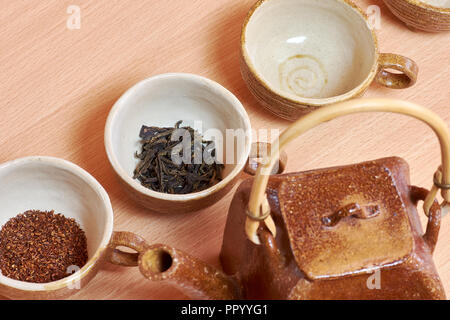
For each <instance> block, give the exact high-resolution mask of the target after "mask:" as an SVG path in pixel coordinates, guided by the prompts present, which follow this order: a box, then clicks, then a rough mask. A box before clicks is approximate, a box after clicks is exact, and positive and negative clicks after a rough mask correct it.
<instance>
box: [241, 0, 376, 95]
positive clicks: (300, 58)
mask: <svg viewBox="0 0 450 320" xmlns="http://www.w3.org/2000/svg"><path fill="white" fill-rule="evenodd" d="M244 39H245V42H244V44H243V46H244V48H243V49H244V52H245V54H246V56H247V59H248V60H249V62H250V65H251V67H252V69H253V72H255V73H256V74H257V75H258V77H259V78H260V80H261V81H263V82H265V84H266V85H267V86H269V87H270V88H271V89H273V90H275V91H276V92H277V93H279V94H280V95H282V96H286V97H288V98H291V99H293V100H298V98H299V97H301V98H308V99H325V98H331V97H336V96H339V95H342V94H345V93H347V92H349V91H351V90H353V89H355V88H357V87H359V86H360V85H362V84H363V83H364V82H365V80H366V79H367V78H368V76H369V74H370V73H371V70H372V69H373V68H374V66H375V64H376V59H377V48H376V39H375V38H374V35H373V33H372V31H371V29H370V27H369V24H368V22H367V21H366V20H365V18H364V17H363V15H362V14H361V13H360V12H359V10H358V9H357V8H355V7H353V6H352V5H350V4H348V3H346V2H345V1H343V0H320V1H311V0H266V1H264V2H262V3H261V4H260V5H259V6H258V7H257V8H256V10H255V11H254V12H253V14H252V16H251V17H250V19H249V21H248V23H247V24H246V27H245V29H244Z"/></svg>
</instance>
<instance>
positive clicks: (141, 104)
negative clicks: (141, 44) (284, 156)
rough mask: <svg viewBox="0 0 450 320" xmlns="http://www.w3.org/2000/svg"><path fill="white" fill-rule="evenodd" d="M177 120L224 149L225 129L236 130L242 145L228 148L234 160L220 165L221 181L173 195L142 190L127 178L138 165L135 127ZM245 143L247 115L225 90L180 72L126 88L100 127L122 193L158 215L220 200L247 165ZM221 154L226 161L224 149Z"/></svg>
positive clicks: (167, 124)
mask: <svg viewBox="0 0 450 320" xmlns="http://www.w3.org/2000/svg"><path fill="white" fill-rule="evenodd" d="M179 120H183V123H182V126H191V127H193V128H194V129H197V130H198V131H199V132H200V133H202V134H206V133H205V132H217V133H218V134H219V135H221V136H222V137H223V139H224V143H223V144H224V145H227V144H228V142H232V141H231V140H230V139H235V137H233V136H230V137H229V136H228V135H227V131H229V130H235V131H233V132H236V131H240V132H241V133H242V136H241V137H242V139H241V140H242V141H241V147H240V148H237V149H236V150H234V153H235V155H234V157H232V158H234V160H235V161H231V162H232V163H227V162H225V169H224V172H223V179H222V180H221V181H220V182H218V183H217V184H215V185H214V186H212V187H210V188H208V189H206V190H203V191H200V192H195V193H190V194H186V195H177V194H176V195H173V194H166V193H161V192H157V191H153V190H150V189H148V188H145V187H144V186H142V185H141V183H140V182H139V181H138V180H136V179H133V173H134V170H135V168H136V165H137V164H138V159H136V157H135V152H137V151H138V152H140V150H141V148H142V144H141V139H140V137H139V132H140V130H141V127H142V125H146V126H157V127H173V126H174V125H175V123H176V122H177V121H179ZM205 138H207V139H209V138H210V137H206V136H205ZM251 140H252V136H251V126H250V120H249V118H248V115H247V112H246V111H245V109H244V107H243V106H242V104H241V103H240V102H239V100H238V99H237V98H236V97H235V96H234V95H233V94H232V93H231V92H229V91H228V90H226V89H225V88H224V87H222V86H221V85H219V84H218V83H216V82H214V81H211V80H208V79H206V78H203V77H200V76H196V75H192V74H180V73H171V74H162V75H158V76H155V77H152V78H149V79H146V80H143V81H142V82H140V83H138V84H136V85H135V86H134V87H132V88H131V89H129V90H128V91H127V92H126V93H125V94H124V95H123V96H122V97H121V98H120V99H119V100H118V101H117V102H116V104H115V105H114V107H113V108H112V110H111V112H110V114H109V117H108V120H107V124H106V128H105V146H106V152H107V154H108V158H109V161H110V163H111V165H112V167H113V169H114V171H115V173H116V174H117V176H118V178H119V181H120V182H121V184H122V185H123V187H124V190H125V191H126V192H127V193H128V194H129V195H130V197H132V198H133V199H134V200H136V201H137V202H139V203H140V204H141V205H143V206H145V207H147V208H149V209H151V210H153V211H157V212H162V213H174V212H192V211H197V210H200V209H203V208H205V207H208V206H210V205H212V204H213V203H215V202H217V201H218V200H219V199H221V198H223V197H224V195H225V194H226V193H228V191H230V189H231V188H232V187H233V185H234V183H233V182H234V181H236V179H237V178H238V175H239V174H240V172H242V171H243V170H244V168H245V167H246V166H247V159H248V157H249V154H250V151H251V146H252V145H251ZM237 145H239V143H236V146H237ZM228 152H229V151H228ZM223 154H224V159H225V158H228V156H227V150H224V151H223ZM228 154H229V153H228Z"/></svg>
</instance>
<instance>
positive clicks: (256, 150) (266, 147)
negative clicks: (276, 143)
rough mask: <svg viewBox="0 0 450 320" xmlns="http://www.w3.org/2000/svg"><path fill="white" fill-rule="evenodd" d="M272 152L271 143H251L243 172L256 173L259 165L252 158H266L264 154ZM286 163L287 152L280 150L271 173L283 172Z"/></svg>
mask: <svg viewBox="0 0 450 320" xmlns="http://www.w3.org/2000/svg"><path fill="white" fill-rule="evenodd" d="M270 152H272V144H270V143H267V142H255V143H252V146H251V149H250V156H249V158H248V160H247V164H246V165H245V168H244V172H245V173H247V174H249V175H252V176H254V175H256V171H257V170H258V167H259V166H260V165H261V164H260V163H258V162H256V161H252V160H253V159H266V156H267V155H268V154H269V153H270ZM286 165H287V153H286V152H284V151H282V152H281V153H280V158H279V161H278V162H277V163H276V164H275V166H274V167H273V169H272V174H280V173H283V172H284V170H285V169H286Z"/></svg>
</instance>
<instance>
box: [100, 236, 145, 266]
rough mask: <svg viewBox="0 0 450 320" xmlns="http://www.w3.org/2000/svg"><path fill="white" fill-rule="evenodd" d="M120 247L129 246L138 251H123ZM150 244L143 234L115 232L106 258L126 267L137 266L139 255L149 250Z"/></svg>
mask: <svg viewBox="0 0 450 320" xmlns="http://www.w3.org/2000/svg"><path fill="white" fill-rule="evenodd" d="M118 247H127V248H130V249H133V250H135V251H136V253H129V252H123V251H122V250H120V249H117V248H118ZM148 247H149V245H148V244H147V242H146V241H145V240H144V238H142V237H141V236H138V235H137V234H134V233H132V232H123V231H119V232H114V233H113V235H112V237H111V241H110V242H109V245H108V248H107V250H106V260H107V261H108V262H110V263H112V264H116V265H119V266H124V267H137V266H138V259H139V255H140V254H141V253H142V252H144V251H145V250H147V248H148Z"/></svg>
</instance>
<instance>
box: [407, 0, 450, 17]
mask: <svg viewBox="0 0 450 320" xmlns="http://www.w3.org/2000/svg"><path fill="white" fill-rule="evenodd" d="M406 1H407V2H409V3H410V4H412V5H415V6H417V7H420V8H423V9H427V10H431V11H435V12H437V13H448V14H450V8H442V7H436V6H433V5H432V4H429V3H426V2H423V1H421V0H406Z"/></svg>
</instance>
